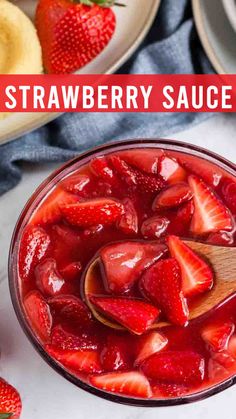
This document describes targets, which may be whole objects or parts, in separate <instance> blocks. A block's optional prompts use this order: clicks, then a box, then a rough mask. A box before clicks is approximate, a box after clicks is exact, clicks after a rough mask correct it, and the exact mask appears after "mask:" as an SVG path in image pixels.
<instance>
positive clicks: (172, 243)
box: [168, 236, 214, 297]
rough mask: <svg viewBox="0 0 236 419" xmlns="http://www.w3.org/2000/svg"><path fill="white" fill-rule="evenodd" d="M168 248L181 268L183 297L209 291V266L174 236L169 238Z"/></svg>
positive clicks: (212, 279)
mask: <svg viewBox="0 0 236 419" xmlns="http://www.w3.org/2000/svg"><path fill="white" fill-rule="evenodd" d="M168 246H169V250H170V253H171V256H172V257H174V258H175V259H176V260H177V261H178V263H179V265H180V268H181V275H182V290H183V293H184V295H185V296H186V297H190V296H193V295H197V294H199V293H202V292H205V291H208V290H210V289H211V288H212V286H213V281H214V274H213V272H212V270H211V268H210V266H209V265H208V264H207V263H206V262H205V261H204V260H203V259H201V258H200V257H199V256H198V255H197V254H196V253H195V252H194V251H193V250H192V249H190V247H188V246H187V245H186V244H185V243H184V242H183V241H182V240H180V239H179V238H178V237H176V236H169V238H168Z"/></svg>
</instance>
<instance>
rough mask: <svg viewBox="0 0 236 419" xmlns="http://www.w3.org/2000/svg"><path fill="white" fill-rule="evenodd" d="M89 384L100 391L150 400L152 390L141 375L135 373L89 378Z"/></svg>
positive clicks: (113, 373)
mask: <svg viewBox="0 0 236 419" xmlns="http://www.w3.org/2000/svg"><path fill="white" fill-rule="evenodd" d="M90 383H91V384H92V385H93V386H94V387H97V388H100V389H102V390H105V391H108V392H112V393H118V394H124V395H126V396H133V397H142V398H145V399H146V398H150V397H152V390H151V387H150V384H149V382H148V380H147V378H146V377H144V375H143V374H141V373H140V372H137V371H130V372H112V373H110V374H102V375H96V376H92V377H90Z"/></svg>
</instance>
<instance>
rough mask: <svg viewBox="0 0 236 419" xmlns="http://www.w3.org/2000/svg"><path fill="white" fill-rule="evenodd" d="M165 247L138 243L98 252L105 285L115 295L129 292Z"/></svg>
mask: <svg viewBox="0 0 236 419" xmlns="http://www.w3.org/2000/svg"><path fill="white" fill-rule="evenodd" d="M165 252H166V247H165V245H162V244H158V243H145V242H138V241H129V242H120V243H116V244H110V245H108V246H106V247H104V248H103V249H102V250H101V251H100V256H101V261H102V263H103V267H104V270H105V285H106V288H107V290H108V291H111V292H112V293H115V294H121V293H125V292H126V291H128V290H130V289H131V287H132V285H133V284H134V282H135V281H136V280H137V279H138V277H139V276H140V275H141V273H142V271H143V270H144V269H146V268H147V267H148V266H150V265H151V264H152V263H154V262H155V261H156V260H158V259H159V258H161V257H162V256H163V254H164V253H165Z"/></svg>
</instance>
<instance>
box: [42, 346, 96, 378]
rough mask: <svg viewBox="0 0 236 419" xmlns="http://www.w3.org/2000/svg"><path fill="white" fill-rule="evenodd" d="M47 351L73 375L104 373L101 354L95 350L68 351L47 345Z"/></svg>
mask: <svg viewBox="0 0 236 419" xmlns="http://www.w3.org/2000/svg"><path fill="white" fill-rule="evenodd" d="M45 349H46V351H47V352H48V353H49V355H51V356H52V357H53V358H55V359H56V360H57V361H58V362H60V363H61V364H62V365H64V366H65V367H66V368H68V369H69V370H70V371H71V372H73V373H79V372H84V373H87V374H90V373H99V372H101V371H102V369H101V364H100V360H99V354H98V352H97V351H94V350H92V351H91V350H72V349H71V350H66V349H61V348H57V347H55V346H53V345H46V346H45Z"/></svg>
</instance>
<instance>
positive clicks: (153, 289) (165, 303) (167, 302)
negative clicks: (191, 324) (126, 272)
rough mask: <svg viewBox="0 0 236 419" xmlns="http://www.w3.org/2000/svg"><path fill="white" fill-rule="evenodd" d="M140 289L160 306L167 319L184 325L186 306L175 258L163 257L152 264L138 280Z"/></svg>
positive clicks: (185, 321) (186, 313)
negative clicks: (163, 258)
mask: <svg viewBox="0 0 236 419" xmlns="http://www.w3.org/2000/svg"><path fill="white" fill-rule="evenodd" d="M140 290H141V292H142V293H143V294H144V295H146V296H147V297H148V298H150V299H151V301H153V302H154V303H155V304H157V306H158V307H160V308H161V310H162V311H163V313H164V314H165V316H166V317H167V319H168V320H169V321H170V322H171V323H174V324H177V325H180V326H184V325H185V324H186V323H187V321H188V314H189V312H188V306H187V302H186V300H185V298H184V296H183V292H182V290H181V272H180V267H179V265H178V263H177V261H176V260H175V259H165V260H161V261H159V262H156V263H155V264H154V265H152V266H151V267H150V268H149V269H148V270H147V271H146V272H144V274H143V276H142V277H141V280H140Z"/></svg>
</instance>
